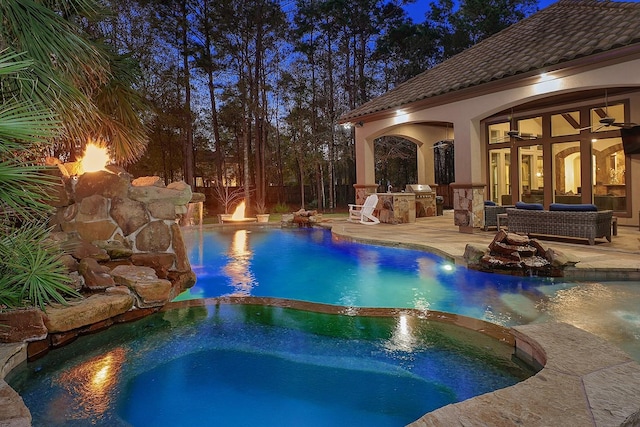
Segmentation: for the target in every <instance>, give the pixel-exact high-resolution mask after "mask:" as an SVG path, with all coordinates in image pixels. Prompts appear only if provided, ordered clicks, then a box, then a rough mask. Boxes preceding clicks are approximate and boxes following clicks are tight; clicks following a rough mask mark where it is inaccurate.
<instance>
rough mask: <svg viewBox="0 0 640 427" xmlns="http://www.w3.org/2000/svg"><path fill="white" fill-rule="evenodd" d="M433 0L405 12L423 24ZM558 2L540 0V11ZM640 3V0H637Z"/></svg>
mask: <svg viewBox="0 0 640 427" xmlns="http://www.w3.org/2000/svg"><path fill="white" fill-rule="evenodd" d="M432 1H433V0H416V1H415V2H414V3H411V4H408V5H406V6H404V10H406V11H407V13H408V14H409V16H410V17H411V19H413V22H416V23H418V22H422V21H424V14H425V12H426V11H427V10H428V9H429V5H430V4H431V3H432ZM555 1H556V0H538V7H539V8H540V9H544V8H545V7H547V6H549V5H550V4H552V3H555ZM636 1H640V0H636Z"/></svg>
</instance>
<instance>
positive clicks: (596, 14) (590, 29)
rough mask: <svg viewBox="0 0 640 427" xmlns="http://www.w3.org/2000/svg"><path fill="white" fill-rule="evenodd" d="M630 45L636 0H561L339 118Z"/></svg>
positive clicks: (639, 15) (637, 28)
mask: <svg viewBox="0 0 640 427" xmlns="http://www.w3.org/2000/svg"><path fill="white" fill-rule="evenodd" d="M632 44H638V46H639V47H640V3H632V2H612V1H597V0H560V1H558V2H557V3H554V4H552V5H550V6H548V7H547V8H545V9H543V10H541V11H539V12H537V13H535V14H533V15H531V16H529V17H528V18H525V19H523V20H522V21H520V22H518V23H516V24H513V25H512V26H510V27H508V28H506V29H505V30H503V31H501V32H499V33H497V34H494V35H493V36H491V37H489V38H487V39H485V40H483V41H481V42H480V43H478V44H476V45H475V46H472V47H470V48H468V49H466V50H465V51H463V52H461V53H459V54H458V55H455V56H453V57H451V58H450V59H448V60H446V61H444V62H442V63H440V64H438V65H436V66H434V67H433V68H430V69H428V70H427V71H425V72H423V73H422V74H419V75H417V76H415V77H413V78H411V79H410V80H407V81H406V82H404V83H402V84H400V85H398V86H396V87H395V88H394V89H392V90H390V91H388V92H386V93H384V94H382V95H380V96H379V97H377V98H374V99H372V100H370V101H368V102H366V103H364V104H362V105H361V106H360V107H358V108H356V109H354V110H352V111H349V112H348V113H346V114H345V115H343V116H342V117H341V120H343V121H347V120H350V119H354V118H356V117H361V116H365V115H368V114H372V113H376V112H380V111H384V110H388V109H392V108H398V107H400V106H403V105H406V104H409V103H411V102H415V101H419V100H423V99H426V98H431V97H435V96H438V95H442V94H445V93H449V92H454V91H457V90H460V89H464V88H468V87H472V86H478V85H481V84H483V83H487V82H491V81H496V80H500V79H503V78H506V77H510V76H514V75H517V74H522V73H526V72H528V71H532V70H537V69H543V68H545V67H549V66H554V65H557V64H561V63H563V62H567V61H571V60H573V59H578V58H582V57H586V56H589V55H594V54H597V53H600V52H605V51H608V50H612V49H615V48H618V47H622V46H628V45H632Z"/></svg>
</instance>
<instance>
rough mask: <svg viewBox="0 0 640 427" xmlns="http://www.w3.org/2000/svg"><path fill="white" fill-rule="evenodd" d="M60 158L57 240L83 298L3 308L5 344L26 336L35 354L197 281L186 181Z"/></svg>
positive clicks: (143, 311)
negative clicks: (188, 241)
mask: <svg viewBox="0 0 640 427" xmlns="http://www.w3.org/2000/svg"><path fill="white" fill-rule="evenodd" d="M52 163H54V164H55V163H57V164H58V170H59V172H60V174H59V176H60V178H61V184H60V185H59V186H58V188H57V190H58V194H56V195H54V197H53V202H52V203H51V204H52V205H54V207H55V208H56V212H55V214H54V215H53V217H52V219H51V225H52V226H53V227H54V228H53V231H52V233H51V239H53V240H54V241H56V242H58V243H59V244H60V245H61V247H63V248H66V249H67V250H68V252H69V253H68V254H67V255H64V256H63V262H64V263H65V265H66V266H67V268H68V271H69V275H70V276H71V278H72V281H73V287H74V288H75V289H76V290H78V291H79V292H80V293H81V294H82V295H83V298H81V299H77V300H72V301H70V302H69V304H67V305H62V304H57V303H54V304H51V305H49V306H47V308H46V311H45V312H42V311H41V310H39V309H36V308H31V309H22V310H12V311H5V312H0V324H3V325H7V326H8V327H5V328H0V342H27V343H29V344H28V356H29V358H34V357H36V356H38V355H41V354H43V353H45V352H46V351H48V349H49V348H50V347H58V346H60V345H63V344H65V343H68V342H70V341H71V340H73V339H75V338H76V337H77V336H78V335H81V334H86V333H91V332H94V331H97V330H100V329H104V328H106V327H109V326H110V325H111V324H113V323H117V322H124V321H130V320H134V319H138V318H140V317H143V316H146V315H148V314H150V313H153V312H155V311H157V310H158V309H160V308H161V307H162V306H163V305H165V304H166V303H167V302H168V301H170V300H172V299H173V298H174V297H175V296H176V295H178V294H179V293H180V292H182V291H183V290H185V289H187V288H189V287H191V286H193V284H195V280H196V276H195V274H194V272H193V271H192V269H191V265H190V263H189V259H188V254H187V250H186V247H185V243H184V240H183V237H182V232H181V230H180V226H179V225H178V223H177V220H178V219H179V218H180V217H181V215H183V214H184V213H186V209H187V206H186V205H187V204H188V203H189V202H190V201H191V199H192V196H193V194H192V192H191V188H190V187H189V186H188V185H186V184H185V183H184V182H175V183H171V184H169V185H167V186H165V185H164V183H163V181H162V180H161V179H160V178H158V177H143V178H138V179H132V178H131V176H130V175H129V174H128V173H126V172H125V171H124V170H122V169H120V168H118V167H114V166H110V167H108V169H109V170H103V171H98V172H91V173H85V174H80V175H76V174H74V173H75V171H77V170H78V167H77V164H75V163H70V164H61V163H59V162H52Z"/></svg>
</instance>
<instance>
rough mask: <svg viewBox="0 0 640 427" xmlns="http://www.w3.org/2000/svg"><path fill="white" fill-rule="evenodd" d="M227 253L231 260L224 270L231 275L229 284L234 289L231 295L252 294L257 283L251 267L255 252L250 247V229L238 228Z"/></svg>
mask: <svg viewBox="0 0 640 427" xmlns="http://www.w3.org/2000/svg"><path fill="white" fill-rule="evenodd" d="M227 255H228V256H229V262H228V263H227V264H226V265H225V266H224V272H225V273H226V274H227V276H229V280H230V282H229V284H230V285H231V288H232V289H233V291H232V292H230V293H229V295H231V296H248V295H250V294H251V289H253V287H254V286H256V285H257V283H256V280H255V277H254V275H253V273H252V272H251V269H250V267H251V259H252V258H253V252H252V251H251V250H250V249H249V231H247V230H237V231H236V232H235V233H234V234H233V238H232V239H231V245H230V248H229V252H227Z"/></svg>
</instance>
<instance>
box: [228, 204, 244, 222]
mask: <svg viewBox="0 0 640 427" xmlns="http://www.w3.org/2000/svg"><path fill="white" fill-rule="evenodd" d="M244 210H245V204H244V200H243V201H241V202H240V204H239V205H238V206H236V210H234V211H233V215H231V219H232V220H233V219H235V220H240V219H244Z"/></svg>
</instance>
